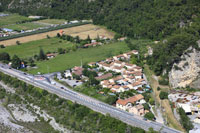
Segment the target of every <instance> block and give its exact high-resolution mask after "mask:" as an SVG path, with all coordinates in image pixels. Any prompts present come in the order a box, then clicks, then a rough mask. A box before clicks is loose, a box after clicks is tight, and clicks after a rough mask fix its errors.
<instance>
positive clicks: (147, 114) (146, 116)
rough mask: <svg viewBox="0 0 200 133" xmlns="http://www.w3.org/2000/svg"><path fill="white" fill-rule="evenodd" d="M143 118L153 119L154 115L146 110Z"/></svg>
mask: <svg viewBox="0 0 200 133" xmlns="http://www.w3.org/2000/svg"><path fill="white" fill-rule="evenodd" d="M144 117H145V118H147V119H148V120H154V118H155V116H154V114H153V113H152V112H148V113H146V114H145V115H144Z"/></svg>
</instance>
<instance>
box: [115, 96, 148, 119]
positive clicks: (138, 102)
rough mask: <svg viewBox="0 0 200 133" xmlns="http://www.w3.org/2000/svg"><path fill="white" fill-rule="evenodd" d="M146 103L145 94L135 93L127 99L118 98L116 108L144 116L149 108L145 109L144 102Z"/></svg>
mask: <svg viewBox="0 0 200 133" xmlns="http://www.w3.org/2000/svg"><path fill="white" fill-rule="evenodd" d="M144 103H146V101H145V100H144V96H143V95H141V94H138V95H135V96H133V97H130V98H127V99H118V100H117V102H116V108H119V109H122V110H124V111H128V112H130V113H133V114H136V115H140V116H144V115H145V114H146V113H147V112H149V111H148V110H145V109H144V106H143V105H142V104H144Z"/></svg>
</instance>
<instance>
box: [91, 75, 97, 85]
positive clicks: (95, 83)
mask: <svg viewBox="0 0 200 133" xmlns="http://www.w3.org/2000/svg"><path fill="white" fill-rule="evenodd" d="M89 83H90V85H98V84H99V81H98V80H96V79H95V78H94V76H93V75H90V77H89Z"/></svg>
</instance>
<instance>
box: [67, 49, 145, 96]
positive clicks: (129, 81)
mask: <svg viewBox="0 0 200 133" xmlns="http://www.w3.org/2000/svg"><path fill="white" fill-rule="evenodd" d="M132 54H134V55H137V54H138V51H136V50H133V51H130V52H127V53H124V54H120V55H118V56H114V57H113V58H108V59H106V60H104V61H100V62H91V63H89V64H88V65H89V66H90V67H96V68H95V70H93V71H96V72H97V74H98V76H97V77H95V78H96V79H97V80H99V81H100V85H101V86H102V87H103V88H108V89H110V90H111V91H112V92H113V93H119V92H124V91H128V90H136V91H137V92H138V93H143V92H146V91H147V88H144V87H143V86H144V85H146V84H147V83H146V80H145V79H144V78H143V73H142V68H141V67H139V66H137V65H135V64H129V63H127V62H126V61H128V60H129V59H130V58H131V55H132ZM120 60H124V61H120ZM83 70H84V69H83V68H82V67H77V66H76V67H74V68H72V71H71V72H70V73H69V72H67V73H65V75H66V77H72V75H73V74H75V75H77V76H79V77H80V78H83V77H84V76H83ZM99 70H104V71H106V73H103V72H99ZM112 72H114V73H118V76H115V77H113V74H112Z"/></svg>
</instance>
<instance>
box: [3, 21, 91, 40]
mask: <svg viewBox="0 0 200 133" xmlns="http://www.w3.org/2000/svg"><path fill="white" fill-rule="evenodd" d="M90 23H91V22H80V23H75V24H66V25H60V26H56V27H50V28H47V29H41V30H36V31H32V32H25V33H20V34H16V35H12V36H6V37H1V38H0V41H5V40H9V39H15V38H20V37H25V36H30V35H35V34H39V33H45V32H49V31H54V30H59V29H64V28H70V27H75V26H80V25H85V24H90Z"/></svg>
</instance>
